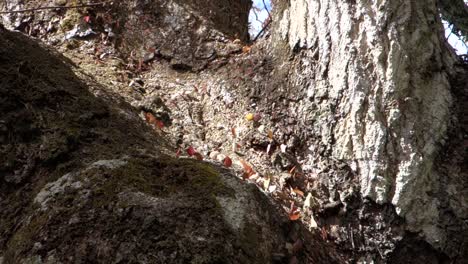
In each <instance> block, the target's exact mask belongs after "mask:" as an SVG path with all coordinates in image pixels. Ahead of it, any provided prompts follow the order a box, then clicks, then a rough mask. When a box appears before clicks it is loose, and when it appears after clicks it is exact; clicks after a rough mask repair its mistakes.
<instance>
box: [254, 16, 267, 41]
mask: <svg viewBox="0 0 468 264" xmlns="http://www.w3.org/2000/svg"><path fill="white" fill-rule="evenodd" d="M270 23H271V19H269V20H268V21H267V23H266V25H265V26H264V27H263V28H262V30H260V32H258V34H257V36H255V38H254V39H253V40H252V42H255V41H257V39H258V38H259V37H260V35H262V34H263V32H264V31H265V29H266V28H267V27H268V26H269V25H270Z"/></svg>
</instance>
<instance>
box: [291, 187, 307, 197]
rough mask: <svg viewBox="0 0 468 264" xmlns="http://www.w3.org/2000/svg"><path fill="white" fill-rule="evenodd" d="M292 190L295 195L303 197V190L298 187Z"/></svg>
mask: <svg viewBox="0 0 468 264" xmlns="http://www.w3.org/2000/svg"><path fill="white" fill-rule="evenodd" d="M293 192H294V193H296V194H297V195H299V196H301V197H304V192H303V191H301V190H299V189H298V188H294V189H293Z"/></svg>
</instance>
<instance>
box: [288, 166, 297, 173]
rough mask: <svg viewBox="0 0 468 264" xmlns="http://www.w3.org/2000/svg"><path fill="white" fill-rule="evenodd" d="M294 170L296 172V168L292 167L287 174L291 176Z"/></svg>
mask: <svg viewBox="0 0 468 264" xmlns="http://www.w3.org/2000/svg"><path fill="white" fill-rule="evenodd" d="M295 170H296V166H294V167H292V169H291V170H290V171H289V174H293V173H294V171H295Z"/></svg>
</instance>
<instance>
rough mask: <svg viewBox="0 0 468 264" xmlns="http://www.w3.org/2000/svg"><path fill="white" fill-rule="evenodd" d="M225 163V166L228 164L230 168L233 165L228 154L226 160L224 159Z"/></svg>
mask: <svg viewBox="0 0 468 264" xmlns="http://www.w3.org/2000/svg"><path fill="white" fill-rule="evenodd" d="M223 164H224V166H226V167H228V168H229V167H231V165H232V160H231V158H229V157H228V156H226V157H225V158H224V160H223Z"/></svg>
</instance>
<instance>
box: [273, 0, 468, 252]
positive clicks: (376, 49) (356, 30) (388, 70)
mask: <svg viewBox="0 0 468 264" xmlns="http://www.w3.org/2000/svg"><path fill="white" fill-rule="evenodd" d="M277 4H278V6H280V8H278V9H277V10H276V12H278V13H277V16H276V18H277V20H276V27H275V28H274V29H273V30H274V32H273V36H272V37H273V41H272V42H271V45H272V48H273V49H275V50H276V54H278V56H280V57H281V56H283V54H284V53H285V49H284V46H282V45H281V44H280V43H281V42H282V41H283V42H286V43H287V46H288V48H289V50H291V51H292V52H293V53H295V54H296V58H295V60H296V61H297V64H296V66H294V68H293V69H292V70H291V73H292V74H291V75H289V84H290V86H291V87H298V88H297V90H296V91H297V92H299V93H300V94H301V95H302V97H303V98H304V99H303V100H301V101H300V102H299V104H298V105H297V107H296V109H294V111H295V112H298V113H304V115H303V116H298V117H297V118H299V119H302V120H314V121H315V122H313V124H311V133H312V134H311V136H312V135H313V136H315V137H316V138H317V143H318V144H319V145H323V149H325V150H326V153H328V154H329V155H330V156H331V157H334V158H336V159H340V160H346V162H348V163H349V164H350V165H351V166H352V168H353V170H354V171H355V172H356V173H357V174H358V175H359V187H360V192H361V194H362V196H364V197H369V198H371V199H372V200H374V201H376V202H377V203H380V204H385V203H391V204H393V205H394V206H395V208H396V211H397V213H398V215H400V216H402V217H404V219H405V220H406V223H407V228H408V230H411V231H414V232H419V231H422V233H423V234H424V236H425V239H426V240H427V241H428V242H429V243H430V244H432V245H433V246H435V247H436V248H440V249H443V250H445V249H447V246H448V245H453V244H452V242H451V241H452V239H455V240H458V239H459V238H454V237H452V235H449V233H450V228H448V227H447V222H446V221H447V219H443V218H444V217H443V216H442V215H443V214H444V211H445V210H446V209H447V207H446V206H447V205H446V204H444V202H443V200H445V193H444V192H440V190H444V189H446V188H456V187H455V186H459V184H460V183H462V186H466V181H465V180H463V178H464V175H465V174H464V172H458V173H457V176H454V177H452V178H451V181H450V180H449V181H446V180H444V178H445V177H446V176H445V173H441V171H440V170H439V169H438V167H439V166H441V164H442V163H441V162H440V161H439V160H438V159H437V157H438V156H439V155H440V154H441V153H442V151H443V149H444V147H447V146H448V145H449V144H448V142H449V140H448V135H449V126H450V125H451V124H452V121H453V119H454V118H456V112H454V111H452V109H453V102H454V99H453V94H452V90H451V89H465V88H464V87H462V86H463V85H462V86H455V85H451V81H452V80H453V76H456V75H455V72H454V69H455V65H456V64H457V63H458V60H457V59H456V58H455V57H454V56H453V53H451V51H450V50H449V49H448V48H447V44H446V43H445V41H444V39H443V37H442V33H441V31H442V27H441V24H440V19H439V14H438V9H437V3H436V1H377V2H375V1H374V2H371V1H364V2H363V1H344V2H343V1H326V0H324V1H307V0H291V1H289V3H280V2H278V3H277ZM459 74H460V73H459ZM465 75H466V72H464V71H462V72H461V74H460V75H458V77H457V78H459V79H463V78H464V76H465ZM299 97H301V96H299ZM301 108H302V109H301ZM458 191H461V192H463V191H462V190H460V189H458ZM451 199H453V200H454V201H453V202H454V203H453V204H452V205H455V204H456V205H455V206H453V207H452V209H453V210H455V212H457V213H456V215H454V218H455V219H459V220H461V219H466V217H467V214H466V213H467V212H466V204H467V200H466V196H463V195H458V196H457V195H454V196H451ZM452 205H451V206H452ZM451 206H449V207H451ZM455 219H454V221H459V220H455ZM460 223H461V222H459V224H460ZM449 225H450V224H449ZM460 228H461V229H462V230H460ZM458 230H460V231H462V232H463V233H466V227H462V226H459V227H458ZM462 240H463V242H462V243H466V241H465V239H462ZM448 251H452V250H448ZM455 251H457V252H458V253H454V252H452V253H454V254H455V255H454V256H453V257H457V256H456V254H466V253H460V252H462V251H463V250H461V251H460V250H455Z"/></svg>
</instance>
